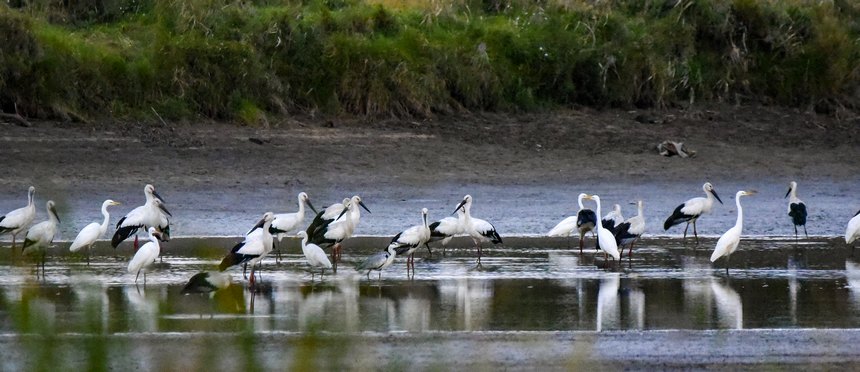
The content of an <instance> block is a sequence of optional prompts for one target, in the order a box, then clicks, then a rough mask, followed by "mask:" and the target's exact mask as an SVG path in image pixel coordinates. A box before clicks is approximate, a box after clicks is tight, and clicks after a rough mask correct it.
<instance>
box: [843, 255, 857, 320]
mask: <svg viewBox="0 0 860 372" xmlns="http://www.w3.org/2000/svg"><path fill="white" fill-rule="evenodd" d="M845 279H846V280H847V281H848V290H849V291H850V296H851V302H852V303H853V304H854V306H855V307H856V308H858V309H860V264H857V263H856V262H854V261H851V260H850V259H846V260H845Z"/></svg>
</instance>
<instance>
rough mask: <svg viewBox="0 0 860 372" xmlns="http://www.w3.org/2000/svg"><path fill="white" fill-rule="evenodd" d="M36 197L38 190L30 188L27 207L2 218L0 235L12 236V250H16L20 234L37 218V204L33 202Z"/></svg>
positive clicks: (0, 219) (0, 218)
mask: <svg viewBox="0 0 860 372" xmlns="http://www.w3.org/2000/svg"><path fill="white" fill-rule="evenodd" d="M35 195H36V188H35V187H33V186H30V188H29V189H28V190H27V206H26V207H21V208H18V209H16V210H13V211H11V212H9V213H6V215H4V216H0V235H4V234H9V233H11V234H12V249H15V243H16V239H17V237H18V234H20V233H21V232H22V231H24V230H26V229H27V226H29V225H30V223H31V222H33V219H34V218H36V204H35V203H34V202H33V201H34V196H35Z"/></svg>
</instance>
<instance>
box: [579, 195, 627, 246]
mask: <svg viewBox="0 0 860 372" xmlns="http://www.w3.org/2000/svg"><path fill="white" fill-rule="evenodd" d="M585 198H586V199H588V200H594V202H595V203H597V214H596V215H598V216H599V215H600V197H599V196H597V195H588V194H586V195H585ZM595 230H597V246H598V247H599V248H600V249H602V250H603V255H604V257H605V256H606V254H609V255H610V256H612V258H614V259H615V260H619V259H621V254H620V253H618V243H616V242H615V236H614V235H612V232H611V231H609V230H608V229H606V228H604V227H603V225H602V224H597V226H595Z"/></svg>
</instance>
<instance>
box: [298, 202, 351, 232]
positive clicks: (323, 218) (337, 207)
mask: <svg viewBox="0 0 860 372" xmlns="http://www.w3.org/2000/svg"><path fill="white" fill-rule="evenodd" d="M349 200H350V198H344V199H343V202H340V203H334V204H332V205H330V206H328V207H326V209H325V210H323V211H320V212H317V214H316V216H314V219H313V220H312V221H311V224H310V225H308V228H307V229H305V231H306V232H307V234H308V237H311V236H313V233H314V231H316V230H317V229H319V228H322V227H323V226H325V225H328V224H330V223H332V222H334V220H335V219H336V218H338V216H340V214H341V213H342V212H343V210H344V209H346V207H347V206H348V205H349Z"/></svg>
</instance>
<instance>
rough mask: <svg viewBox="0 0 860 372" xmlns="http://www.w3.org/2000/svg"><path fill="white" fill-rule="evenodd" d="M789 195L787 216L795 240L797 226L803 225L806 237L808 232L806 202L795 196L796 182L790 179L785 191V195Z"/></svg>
mask: <svg viewBox="0 0 860 372" xmlns="http://www.w3.org/2000/svg"><path fill="white" fill-rule="evenodd" d="M789 196H791V199H788V216H789V217H791V222H792V223H793V224H794V240H797V227H798V226H803V235H805V236H806V237H807V238H808V237H809V234H807V233H806V204H804V203H803V201H802V200H800V199H798V198H797V182H794V181H791V183H789V184H788V192H786V193H785V197H786V198H787V197H789Z"/></svg>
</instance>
